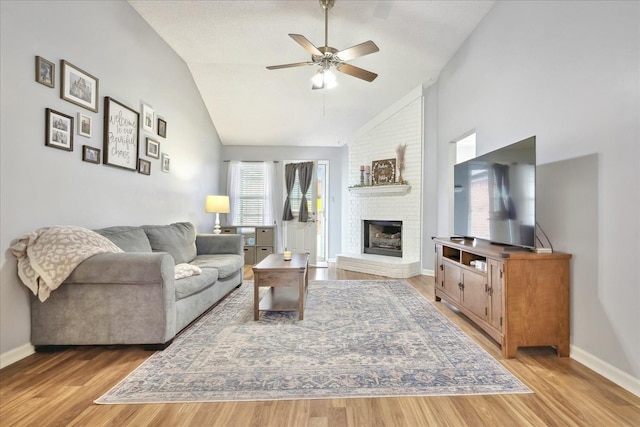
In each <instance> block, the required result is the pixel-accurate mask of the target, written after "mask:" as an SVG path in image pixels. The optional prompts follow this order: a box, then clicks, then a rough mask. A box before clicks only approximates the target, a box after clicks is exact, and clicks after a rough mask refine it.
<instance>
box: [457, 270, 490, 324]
mask: <svg viewBox="0 0 640 427" xmlns="http://www.w3.org/2000/svg"><path fill="white" fill-rule="evenodd" d="M462 286H463V287H462V305H463V306H464V307H465V308H466V309H468V310H469V311H471V312H472V313H473V314H475V315H476V316H478V317H479V318H480V319H482V320H486V319H487V292H486V289H487V276H486V275H484V274H480V273H475V272H471V271H467V270H463V271H462Z"/></svg>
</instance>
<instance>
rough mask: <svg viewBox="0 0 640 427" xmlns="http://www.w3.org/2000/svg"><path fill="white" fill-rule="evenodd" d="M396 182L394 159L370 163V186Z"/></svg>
mask: <svg viewBox="0 0 640 427" xmlns="http://www.w3.org/2000/svg"><path fill="white" fill-rule="evenodd" d="M395 181H396V159H385V160H374V161H373V162H371V184H372V185H384V184H392V183H394V182H395Z"/></svg>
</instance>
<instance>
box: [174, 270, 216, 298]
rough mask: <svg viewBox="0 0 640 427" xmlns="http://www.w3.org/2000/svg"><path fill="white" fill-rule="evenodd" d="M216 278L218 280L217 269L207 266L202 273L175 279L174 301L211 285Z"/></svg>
mask: <svg viewBox="0 0 640 427" xmlns="http://www.w3.org/2000/svg"><path fill="white" fill-rule="evenodd" d="M216 280H218V270H216V269H215V268H207V269H204V270H202V273H201V274H198V275H197V276H189V277H185V278H184V279H179V280H176V281H175V286H176V301H178V300H181V299H183V298H187V297H189V296H191V295H193V294H196V293H198V292H200V291H202V290H203V289H206V288H208V287H209V286H213V284H214V283H215V282H216Z"/></svg>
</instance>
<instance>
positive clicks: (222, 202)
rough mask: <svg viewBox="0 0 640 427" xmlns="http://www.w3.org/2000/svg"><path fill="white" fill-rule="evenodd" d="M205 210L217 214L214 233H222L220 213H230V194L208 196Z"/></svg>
mask: <svg viewBox="0 0 640 427" xmlns="http://www.w3.org/2000/svg"><path fill="white" fill-rule="evenodd" d="M204 211H205V212H208V213H215V214H216V225H215V227H214V228H213V232H214V234H220V214H221V213H229V211H230V209H229V196H207V200H206V201H205V204H204Z"/></svg>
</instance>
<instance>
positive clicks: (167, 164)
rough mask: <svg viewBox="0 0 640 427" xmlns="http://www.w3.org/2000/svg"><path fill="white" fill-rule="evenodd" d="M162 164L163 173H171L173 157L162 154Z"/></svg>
mask: <svg viewBox="0 0 640 427" xmlns="http://www.w3.org/2000/svg"><path fill="white" fill-rule="evenodd" d="M160 163H161V164H162V166H161V169H162V172H167V173H169V172H171V157H169V155H168V154H167V153H162V160H161V162H160Z"/></svg>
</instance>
